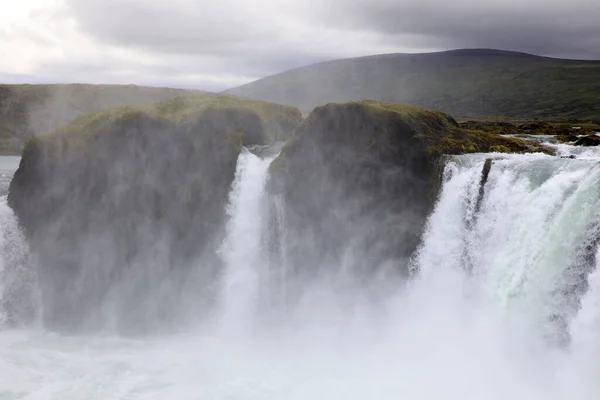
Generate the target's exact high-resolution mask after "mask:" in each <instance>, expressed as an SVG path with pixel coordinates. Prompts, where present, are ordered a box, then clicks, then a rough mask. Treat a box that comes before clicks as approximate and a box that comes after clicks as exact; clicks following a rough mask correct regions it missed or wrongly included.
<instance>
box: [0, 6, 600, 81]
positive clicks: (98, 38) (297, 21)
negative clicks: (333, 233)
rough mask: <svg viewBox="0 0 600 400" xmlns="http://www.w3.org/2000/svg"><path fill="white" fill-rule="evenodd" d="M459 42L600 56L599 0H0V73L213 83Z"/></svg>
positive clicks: (20, 77) (17, 77)
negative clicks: (327, 61) (345, 58)
mask: <svg viewBox="0 0 600 400" xmlns="http://www.w3.org/2000/svg"><path fill="white" fill-rule="evenodd" d="M467 47H468V48H473V47H485V48H501V49H509V50H519V51H525V52H532V53H536V54H542V55H549V56H557V57H569V58H588V59H589V58H592V59H600V0H569V1H564V0H561V1H556V0H453V1H449V0H319V1H317V0H246V1H244V0H214V1H210V0H7V1H6V2H4V3H3V5H2V10H1V13H0V54H2V55H3V57H2V60H1V62H0V82H75V81H76V82H92V83H136V84H148V85H170V86H178V87H194V88H200V89H206V90H218V89H224V88H227V87H232V86H237V85H239V84H242V83H246V82H249V81H252V80H254V79H257V78H259V77H262V76H266V75H270V74H273V73H277V72H281V71H284V70H287V69H290V68H293V67H297V66H302V65H306V64H310V63H313V62H318V61H323V60H327V59H334V58H342V57H353V56H361V55H369V54H378V53H391V52H423V51H436V50H444V49H453V48H467Z"/></svg>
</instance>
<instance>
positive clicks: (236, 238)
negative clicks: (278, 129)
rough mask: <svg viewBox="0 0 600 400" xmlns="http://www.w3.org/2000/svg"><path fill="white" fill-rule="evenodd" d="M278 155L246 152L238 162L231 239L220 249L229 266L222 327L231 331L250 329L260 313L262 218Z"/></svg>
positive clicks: (229, 227)
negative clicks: (271, 168)
mask: <svg viewBox="0 0 600 400" xmlns="http://www.w3.org/2000/svg"><path fill="white" fill-rule="evenodd" d="M275 156H276V154H275V155H273V156H270V157H266V158H264V159H261V158H260V157H258V156H257V155H255V154H253V153H252V152H250V151H249V150H248V149H246V148H244V149H243V150H242V153H241V154H240V156H239V158H238V164H237V168H236V173H235V178H234V181H233V185H232V188H231V192H230V194H229V203H228V205H227V215H228V218H229V221H228V222H227V235H226V238H225V242H224V243H223V246H222V247H221V249H220V252H221V254H222V256H223V260H224V262H225V273H224V277H223V290H222V293H221V302H222V306H221V308H220V317H221V320H220V323H221V324H222V325H224V326H226V327H227V328H228V329H232V330H237V331H239V330H240V329H247V328H249V325H250V323H251V321H252V318H253V316H254V315H255V312H256V305H257V304H256V301H257V299H258V285H259V281H260V280H261V276H260V275H261V270H264V268H265V267H266V258H265V255H266V252H265V251H263V248H264V246H263V232H264V230H265V229H266V228H265V226H264V225H265V222H266V221H265V220H264V218H262V215H263V205H264V200H265V198H264V196H263V195H264V189H265V184H266V180H267V169H268V168H269V165H270V164H271V161H273V159H274V158H275Z"/></svg>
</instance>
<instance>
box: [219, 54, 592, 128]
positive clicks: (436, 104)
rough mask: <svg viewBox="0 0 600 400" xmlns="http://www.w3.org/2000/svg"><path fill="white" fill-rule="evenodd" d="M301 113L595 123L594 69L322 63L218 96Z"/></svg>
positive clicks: (517, 59) (535, 63)
mask: <svg viewBox="0 0 600 400" xmlns="http://www.w3.org/2000/svg"><path fill="white" fill-rule="evenodd" d="M225 92H226V93H229V94H234V95H239V96H246V97H251V98H256V99H260V100H266V101H271V102H276V103H282V104H287V105H293V106H296V107H299V108H300V109H301V110H302V111H303V112H308V111H310V110H311V109H312V108H314V107H315V106H318V105H322V104H326V103H329V102H344V101H350V100H362V99H373V100H381V101H388V102H396V103H405V104H412V105H416V106H419V107H423V108H428V109H434V110H439V111H444V112H447V113H449V114H452V115H454V116H466V115H480V116H483V115H502V116H514V117H564V118H600V61H582V60H563V59H555V58H548V57H540V56H536V55H532V54H526V53H518V52H512V51H503V50H492V49H463V50H453V51H445V52H438V53H424V54H384V55H375V56H368V57H360V58H350V59H342V60H335V61H328V62H323V63H319V64H314V65H310V66H307V67H302V68H297V69H294V70H291V71H287V72H283V73H281V74H277V75H273V76H269V77H267V78H264V79H260V80H258V81H255V82H251V83H248V84H246V85H243V86H239V87H236V88H233V89H229V90H227V91H225Z"/></svg>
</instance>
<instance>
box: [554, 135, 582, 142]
mask: <svg viewBox="0 0 600 400" xmlns="http://www.w3.org/2000/svg"><path fill="white" fill-rule="evenodd" d="M555 139H556V140H557V141H559V142H561V143H568V142H574V141H576V140H577V136H576V135H556V136H555Z"/></svg>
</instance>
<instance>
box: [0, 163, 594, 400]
mask: <svg viewBox="0 0 600 400" xmlns="http://www.w3.org/2000/svg"><path fill="white" fill-rule="evenodd" d="M498 157H500V156H498ZM484 158H485V156H479V155H473V156H464V157H459V158H457V159H456V161H455V162H454V163H452V164H451V165H449V166H448V168H447V175H450V173H449V171H452V174H451V176H448V179H447V180H446V182H445V184H444V190H443V192H442V193H441V196H440V199H439V203H438V205H437V206H436V209H435V212H434V213H433V214H432V216H431V218H430V221H429V227H428V231H427V233H426V235H425V238H424V239H425V240H424V244H423V247H422V249H421V251H420V253H419V254H418V257H417V260H416V261H417V264H418V267H419V269H420V270H421V273H420V275H419V276H418V277H417V278H416V279H415V280H414V281H413V282H412V283H411V284H410V285H409V286H408V288H407V289H406V290H404V291H399V292H398V293H397V294H396V296H394V297H393V298H390V299H389V301H387V302H384V303H382V304H378V305H377V307H373V306H372V305H371V307H360V304H358V306H357V305H356V303H355V304H353V305H352V306H346V305H345V304H344V303H343V302H339V301H337V299H339V298H340V297H344V298H347V297H348V296H349V295H351V294H349V293H344V289H343V287H342V286H340V285H335V284H333V283H331V282H323V284H322V287H321V290H319V291H318V292H315V293H311V295H312V301H309V302H306V303H304V304H305V305H304V307H305V308H306V310H305V311H310V312H304V313H303V314H302V315H303V317H302V318H301V319H297V320H294V321H293V322H292V321H290V322H289V323H288V324H286V325H284V326H282V327H280V329H272V330H271V329H263V330H255V329H251V328H256V327H255V326H252V324H257V322H258V321H259V319H258V318H256V314H255V313H256V307H255V299H256V296H257V293H258V292H260V291H261V290H262V289H263V288H261V285H262V283H261V282H263V281H262V280H261V279H260V276H261V274H262V273H263V271H264V255H263V252H264V248H263V247H264V243H263V242H262V239H261V237H262V235H263V233H264V232H262V231H261V230H264V229H265V227H264V222H263V221H264V220H263V219H262V215H261V213H262V212H263V211H264V210H263V208H262V205H264V203H265V194H264V183H265V180H266V178H267V175H266V174H267V167H268V163H269V160H260V159H258V158H257V157H256V156H254V155H252V154H250V153H246V152H245V153H243V154H242V156H241V157H240V160H239V162H238V172H237V174H236V179H235V183H234V185H233V188H232V192H231V195H230V203H229V211H230V220H229V225H228V236H227V239H226V241H225V243H224V247H223V252H222V255H223V257H224V260H225V265H226V269H225V271H224V272H225V279H224V286H223V290H222V296H221V300H222V302H221V304H222V309H221V312H220V313H219V314H220V315H219V317H222V318H220V319H217V326H216V327H215V326H213V325H210V326H203V327H200V328H198V329H196V330H194V331H192V332H189V333H188V334H185V335H179V336H170V337H169V336H164V337H158V338H149V339H148V338H147V339H136V340H131V339H124V338H114V337H66V336H58V335H54V334H50V333H46V332H44V331H41V330H33V329H29V330H21V331H18V330H7V331H3V332H0V399H66V400H68V399H291V400H296V399H298V400H306V399H314V400H316V399H384V400H385V399H411V400H420V399H422V400H436V399H448V400H450V399H457V400H458V399H460V400H470V399H472V400H475V399H477V400H480V399H487V400H496V399H498V400H500V399H502V400H506V399H517V400H538V399H539V400H554V399H556V400H558V399H561V400H562V399H565V400H567V399H568V400H570V399H581V400H587V399H597V398H598V397H599V396H600V385H599V383H600V381H598V379H597V376H598V373H600V367H599V366H598V365H597V362H596V360H597V359H598V356H600V354H599V353H598V350H600V340H599V339H598V338H599V337H600V313H599V311H600V275H598V273H597V272H594V273H593V274H592V276H591V278H590V290H589V291H588V292H587V294H586V295H585V296H583V299H582V308H581V310H580V311H579V312H578V313H576V315H574V316H573V321H572V323H571V325H570V327H569V329H570V333H571V335H572V337H573V342H572V346H571V348H570V349H566V350H561V349H556V348H554V347H552V346H549V345H548V344H547V341H546V339H545V338H546V337H547V336H548V335H551V334H552V332H553V331H552V328H553V327H552V326H548V325H547V324H546V322H545V321H546V320H545V318H544V317H545V316H546V315H547V314H548V313H549V312H550V311H556V310H559V311H560V310H561V304H560V298H555V297H553V293H554V289H555V288H556V286H557V285H558V286H560V285H561V279H563V278H562V275H561V274H560V271H561V270H562V269H563V268H565V267H566V265H565V263H567V262H568V261H569V258H570V257H571V255H572V254H571V251H572V249H573V244H575V243H576V242H577V240H579V239H578V238H579V235H578V234H582V233H583V232H584V231H585V229H584V228H585V227H584V226H583V225H585V224H584V222H587V221H589V219H590V218H591V216H592V214H593V211H594V210H598V209H599V208H600V203H599V195H600V193H599V191H598V186H597V185H598V182H599V180H600V175H599V171H598V169H599V166H598V165H596V164H595V163H592V162H589V161H579V160H562V159H559V158H553V157H547V156H543V155H532V156H510V157H508V158H507V159H505V160H496V161H495V162H494V164H493V165H492V169H491V172H490V175H489V179H488V183H487V184H486V186H485V189H486V190H485V195H484V198H483V200H482V201H481V207H480V210H479V212H478V213H475V206H474V204H475V203H476V202H475V200H476V199H477V195H478V190H479V179H480V176H481V168H482V166H483V161H484ZM465 221H470V222H469V224H467V223H466V222H465ZM261 224H263V225H261ZM281 228H282V229H285V226H284V225H283V226H282V227H281ZM287 240H290V241H291V240H294V238H287ZM352 254H353V257H360V255H359V254H356V253H352ZM464 260H469V265H470V271H471V273H468V272H467V271H466V270H465V263H464ZM277 284H278V285H281V284H282V282H281V281H278V283H277ZM334 288H335V289H334ZM323 289H324V290H323ZM365 306H366V305H365ZM553 307H554V308H555V309H553ZM223 329H225V332H226V333H227V332H231V331H232V330H235V332H236V335H228V334H223Z"/></svg>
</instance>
